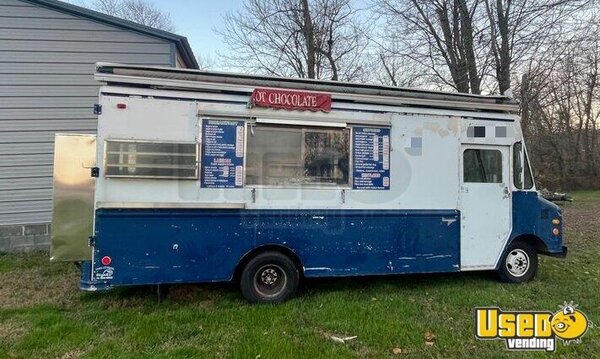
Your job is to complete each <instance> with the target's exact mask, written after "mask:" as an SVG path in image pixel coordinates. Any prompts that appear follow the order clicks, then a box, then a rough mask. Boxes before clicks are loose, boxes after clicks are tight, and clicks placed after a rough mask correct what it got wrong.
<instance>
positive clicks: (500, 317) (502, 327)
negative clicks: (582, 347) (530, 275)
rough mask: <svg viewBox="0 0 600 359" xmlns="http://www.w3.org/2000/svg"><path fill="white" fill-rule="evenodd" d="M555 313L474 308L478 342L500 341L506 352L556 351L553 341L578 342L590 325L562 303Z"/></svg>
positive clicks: (578, 311) (577, 310)
mask: <svg viewBox="0 0 600 359" xmlns="http://www.w3.org/2000/svg"><path fill="white" fill-rule="evenodd" d="M560 308H561V309H560V310H559V311H558V312H556V313H552V312H549V311H502V310H501V309H500V308H498V307H486V308H476V309H475V321H476V323H475V328H476V333H475V335H476V337H477V338H478V339H489V340H493V339H500V340H504V341H505V342H506V348H507V349H509V350H546V351H555V350H556V339H557V338H558V339H560V340H562V341H563V342H564V343H565V344H569V343H571V342H576V343H580V342H581V337H583V335H584V334H585V333H586V332H587V330H588V328H589V327H591V326H592V322H590V321H589V320H588V318H587V316H586V315H585V314H584V313H583V312H582V311H581V310H579V309H577V305H575V304H573V302H571V303H564V305H562V306H560Z"/></svg>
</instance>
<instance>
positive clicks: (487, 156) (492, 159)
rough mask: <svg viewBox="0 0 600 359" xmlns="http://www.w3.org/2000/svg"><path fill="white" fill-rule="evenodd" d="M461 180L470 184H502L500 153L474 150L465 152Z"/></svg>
mask: <svg viewBox="0 0 600 359" xmlns="http://www.w3.org/2000/svg"><path fill="white" fill-rule="evenodd" d="M463 179H464V182H471V183H502V153H501V152H500V151H498V150H484V149H475V148H470V149H467V150H465V152H464V153H463Z"/></svg>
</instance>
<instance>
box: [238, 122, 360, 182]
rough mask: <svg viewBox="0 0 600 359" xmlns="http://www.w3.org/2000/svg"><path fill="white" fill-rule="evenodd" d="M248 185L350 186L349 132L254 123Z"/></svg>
mask: <svg viewBox="0 0 600 359" xmlns="http://www.w3.org/2000/svg"><path fill="white" fill-rule="evenodd" d="M247 146H248V147H247V151H246V154H247V155H246V156H247V157H246V184H248V185H268V186H284V187H294V186H303V185H325V186H340V185H341V186H347V185H349V183H350V182H349V176H348V169H349V153H350V131H349V130H348V129H346V128H314V127H299V126H282V125H263V124H251V125H249V130H248V141H247Z"/></svg>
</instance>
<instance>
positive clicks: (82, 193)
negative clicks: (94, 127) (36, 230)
mask: <svg viewBox="0 0 600 359" xmlns="http://www.w3.org/2000/svg"><path fill="white" fill-rule="evenodd" d="M95 159H96V136H95V135H79V134H56V137H55V147H54V202H53V213H52V246H51V249H50V259H51V260H61V261H80V260H87V259H91V255H92V251H91V249H90V248H89V246H88V237H89V236H90V235H92V231H93V220H94V179H93V178H92V177H91V175H90V167H93V166H95V165H96V160H95Z"/></svg>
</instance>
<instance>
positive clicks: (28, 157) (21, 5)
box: [0, 0, 198, 251]
mask: <svg viewBox="0 0 600 359" xmlns="http://www.w3.org/2000/svg"><path fill="white" fill-rule="evenodd" d="M99 61H105V62H119V63H129V64H144V65H158V66H172V67H182V68H198V64H197V62H196V60H195V58H194V55H193V53H192V50H191V48H190V46H189V44H188V42H187V39H186V38H185V37H183V36H179V35H176V34H172V33H169V32H165V31H161V30H157V29H154V28H150V27H147V26H142V25H139V24H136V23H133V22H130V21H126V20H123V19H119V18H115V17H112V16H108V15H104V14H101V13H98V12H95V11H91V10H88V9H85V8H82V7H78V6H74V5H71V4H67V3H63V2H60V1H55V0H0V251H8V250H29V249H33V248H45V247H47V246H48V243H49V234H50V230H51V229H50V225H49V223H50V221H51V216H52V161H53V148H54V143H53V141H54V134H55V133H56V132H80V133H95V131H96V122H97V117H96V116H95V115H94V113H93V107H94V103H96V102H97V96H98V89H99V84H98V83H96V82H95V81H94V79H93V73H94V64H95V63H96V62H99Z"/></svg>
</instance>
